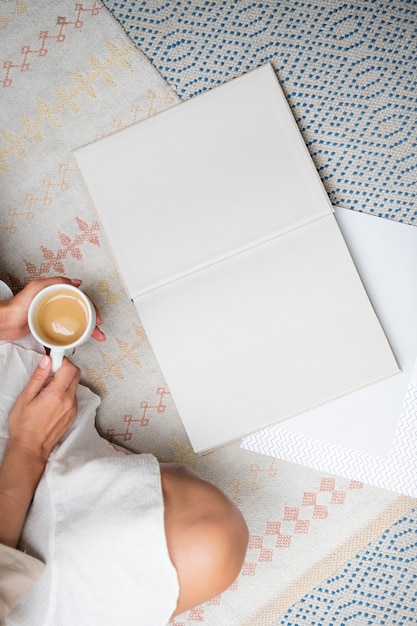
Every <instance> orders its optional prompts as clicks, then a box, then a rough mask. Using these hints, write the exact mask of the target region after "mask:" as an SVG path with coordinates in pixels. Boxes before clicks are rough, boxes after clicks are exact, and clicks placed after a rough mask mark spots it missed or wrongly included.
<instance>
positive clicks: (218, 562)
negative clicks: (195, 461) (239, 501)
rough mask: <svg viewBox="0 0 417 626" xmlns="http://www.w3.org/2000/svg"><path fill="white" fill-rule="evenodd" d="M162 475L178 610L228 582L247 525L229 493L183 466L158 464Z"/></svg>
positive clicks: (195, 603) (242, 548)
mask: <svg viewBox="0 0 417 626" xmlns="http://www.w3.org/2000/svg"><path fill="white" fill-rule="evenodd" d="M161 477H162V490H163V494H164V501H165V531H166V537H167V544H168V551H169V554H170V557H171V560H172V563H173V564H174V567H175V568H176V570H177V574H178V579H179V584H180V594H179V599H178V605H177V608H176V610H175V613H174V614H175V615H179V614H180V613H183V612H184V611H186V610H188V609H191V608H193V607H195V606H198V605H199V604H201V603H202V602H205V601H207V600H210V599H211V598H213V597H215V596H217V595H218V594H220V593H221V592H222V591H224V590H225V589H227V588H228V587H230V585H231V584H232V583H233V581H234V580H235V578H236V577H237V575H238V574H239V571H240V569H241V567H242V564H243V560H244V557H245V553H246V548H247V545H248V529H247V526H246V523H245V521H244V519H243V517H242V515H241V513H240V511H239V510H238V509H237V507H236V506H235V505H234V504H233V503H232V502H231V501H230V500H229V498H227V497H226V496H225V494H224V493H223V492H222V491H220V490H219V489H217V487H215V486H214V485H212V484H210V483H208V482H206V481H204V480H202V479H201V478H199V477H198V476H197V474H195V473H194V472H192V471H191V470H190V469H188V468H186V467H185V466H184V465H177V464H171V463H167V464H161Z"/></svg>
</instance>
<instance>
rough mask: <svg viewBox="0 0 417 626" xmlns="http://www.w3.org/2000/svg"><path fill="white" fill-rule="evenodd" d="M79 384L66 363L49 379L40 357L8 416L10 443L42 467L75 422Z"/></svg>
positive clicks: (76, 371)
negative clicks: (30, 456)
mask: <svg viewBox="0 0 417 626" xmlns="http://www.w3.org/2000/svg"><path fill="white" fill-rule="evenodd" d="M79 380H80V370H79V369H78V367H76V366H75V365H74V364H73V363H71V361H69V360H68V359H64V360H63V363H62V366H61V367H60V368H59V370H58V371H57V372H56V374H55V375H54V376H53V377H51V359H50V358H49V357H48V356H46V355H45V356H43V357H42V358H41V360H40V361H39V364H38V366H37V367H36V369H35V371H34V372H33V374H32V377H31V379H30V380H29V382H28V384H27V385H26V387H25V388H24V389H23V391H22V393H21V394H20V396H19V397H18V399H17V401H16V403H15V405H14V406H13V408H12V410H11V412H10V414H9V422H8V423H9V440H10V443H11V444H13V446H15V447H16V446H18V447H19V448H20V449H21V451H22V453H25V454H30V455H32V456H34V457H37V458H39V459H42V461H44V462H45V463H46V461H47V459H48V456H49V454H50V452H51V450H52V448H53V447H54V446H55V444H57V443H58V441H59V440H60V439H61V437H62V436H63V435H64V434H65V433H66V432H67V430H68V428H69V427H70V426H71V425H72V423H73V422H74V420H75V418H76V415H77V398H76V391H77V387H78V383H79Z"/></svg>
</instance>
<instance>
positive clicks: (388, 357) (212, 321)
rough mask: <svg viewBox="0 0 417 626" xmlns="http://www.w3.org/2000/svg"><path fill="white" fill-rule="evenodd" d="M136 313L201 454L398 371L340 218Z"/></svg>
mask: <svg viewBox="0 0 417 626" xmlns="http://www.w3.org/2000/svg"><path fill="white" fill-rule="evenodd" d="M135 304H136V306H137V310H138V313H139V315H140V318H141V320H142V323H143V325H144V327H145V330H146V333H147V335H148V337H149V340H150V342H151V345H152V347H153V350H154V352H155V354H156V357H157V359H158V361H159V364H160V366H161V368H162V371H163V372H164V375H165V377H166V380H167V382H168V385H169V388H170V391H171V392H172V395H173V398H174V401H175V403H176V405H177V408H178V410H179V413H180V415H181V419H182V421H183V423H184V426H185V429H186V431H187V433H188V436H189V438H190V441H191V443H192V446H193V448H194V450H195V451H196V452H202V451H204V450H207V449H210V448H213V447H217V446H220V445H222V444H225V443H227V442H228V441H231V440H234V439H237V438H240V437H241V436H243V435H245V434H248V433H250V432H252V431H255V430H259V429H260V428H262V427H264V426H265V425H266V424H272V423H275V422H279V421H281V420H283V419H285V418H288V417H290V416H293V415H296V414H298V413H301V412H302V411H305V410H307V409H308V408H311V407H313V406H317V405H319V404H322V403H324V402H326V401H328V400H331V399H332V398H335V397H338V396H340V395H343V394H346V393H348V392H350V391H353V390H354V389H357V388H359V387H363V386H364V385H367V384H369V383H372V382H374V381H376V380H379V379H382V378H384V377H386V376H388V375H391V374H394V373H396V372H398V367H397V364H396V361H395V359H394V357H393V354H392V352H391V350H390V347H389V345H388V342H387V340H386V338H385V335H384V332H383V330H382V328H381V326H380V324H379V322H378V320H377V318H376V316H375V314H374V311H373V309H372V307H371V306H370V303H369V300H368V297H367V295H366V293H365V291H364V289H363V286H362V283H361V281H360V278H359V276H358V274H357V273H356V271H355V269H354V266H353V263H352V260H351V257H350V255H349V252H348V250H347V248H346V246H345V243H344V241H343V238H342V236H341V234H340V231H339V228H338V226H337V224H336V220H335V218H334V216H333V215H329V216H327V217H324V218H322V219H320V220H317V221H315V222H312V223H311V224H308V225H306V226H305V227H304V228H300V229H298V230H296V231H292V232H289V233H287V234H285V235H283V236H281V237H279V238H277V239H274V240H272V241H269V242H268V243H265V244H263V245H260V246H256V247H254V248H252V249H250V250H248V251H246V252H244V253H242V254H241V255H237V256H234V257H232V258H230V259H228V260H226V261H224V262H223V263H219V264H216V265H213V266H211V267H209V268H207V269H206V270H202V271H201V272H198V273H195V274H192V275H190V276H189V277H187V278H184V279H183V280H181V281H178V282H175V283H172V284H170V285H167V286H166V287H164V288H162V289H157V290H155V291H152V292H149V293H148V294H144V295H143V296H142V297H140V298H137V299H135Z"/></svg>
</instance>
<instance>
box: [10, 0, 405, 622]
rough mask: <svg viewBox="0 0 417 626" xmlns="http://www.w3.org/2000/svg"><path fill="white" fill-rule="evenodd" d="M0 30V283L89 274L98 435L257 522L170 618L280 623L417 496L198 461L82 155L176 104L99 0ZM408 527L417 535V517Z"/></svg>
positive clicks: (89, 352) (87, 368) (222, 458)
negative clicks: (196, 601) (217, 494)
mask: <svg viewBox="0 0 417 626" xmlns="http://www.w3.org/2000/svg"><path fill="white" fill-rule="evenodd" d="M142 4H143V6H144V5H145V4H146V3H142ZM167 4H170V3H165V4H164V5H163V6H166V5H167ZM175 4H176V6H178V7H180V5H181V3H175ZM298 4H300V3H298ZM215 5H216V3H205V6H215ZM0 29H1V31H0V34H1V41H2V45H1V55H2V60H1V63H0V68H1V69H0V94H1V96H0V98H1V100H0V138H1V143H0V184H1V194H0V277H1V278H2V279H3V280H5V281H6V282H8V283H9V284H10V285H11V286H12V288H13V289H14V290H18V289H19V288H21V287H22V286H23V285H24V284H25V283H26V282H28V281H29V280H31V279H34V278H37V277H43V276H48V275H54V274H65V275H67V276H70V277H74V278H75V277H80V278H82V279H83V281H84V284H83V287H84V289H85V290H86V291H87V292H88V293H89V294H90V295H91V297H92V298H93V299H94V300H95V302H96V303H97V305H98V306H99V307H100V309H101V312H102V316H103V319H104V324H103V329H104V331H105V332H106V334H107V337H108V339H107V341H106V342H105V344H101V345H96V344H87V345H86V346H83V347H81V348H80V349H79V350H77V353H76V355H75V356H74V360H75V361H76V363H77V364H78V365H79V366H80V367H81V369H82V380H83V382H84V383H86V384H87V385H89V386H90V387H91V388H92V389H93V390H94V391H96V392H97V393H99V395H100V396H101V397H102V405H101V407H100V410H99V414H98V428H99V430H100V432H101V433H102V434H103V435H104V436H105V437H107V438H108V439H110V440H113V441H115V442H117V443H120V444H122V445H125V446H126V447H128V448H130V449H131V450H133V451H136V452H140V451H150V452H153V453H155V454H156V455H157V456H158V457H159V458H160V459H161V460H172V461H179V462H184V463H187V464H189V465H190V466H191V467H193V468H194V469H196V470H197V471H198V472H199V473H200V474H201V475H202V476H203V477H205V478H207V479H209V480H212V481H213V482H214V483H215V484H217V485H219V486H220V487H221V488H223V489H224V490H225V491H226V492H227V493H228V494H229V495H230V496H231V497H232V498H233V499H234V501H235V502H236V503H237V504H238V505H239V506H240V507H241V509H242V511H243V513H244V515H245V517H246V518H247V521H248V525H249V529H250V535H251V536H250V545H249V549H248V552H247V556H246V561H245V564H244V566H243V569H242V572H241V575H240V576H239V577H238V579H237V580H236V581H235V583H234V584H233V585H232V587H231V588H230V589H229V590H228V591H226V592H225V593H224V594H222V596H221V597H218V598H215V599H214V600H213V601H211V602H209V603H206V604H205V605H203V606H201V607H197V608H196V609H194V610H193V611H190V612H188V613H187V614H184V615H183V616H181V617H180V618H177V619H176V620H175V622H173V624H175V626H191V625H192V624H194V623H195V622H196V621H201V622H204V623H205V624H206V625H207V626H218V625H219V624H222V625H223V624H224V625H226V624H227V626H242V625H244V624H246V625H247V626H271V625H272V624H274V625H275V624H276V623H277V620H278V619H284V617H283V616H284V615H285V613H286V612H287V611H288V610H289V609H290V607H291V606H292V605H294V603H295V602H297V601H299V600H301V599H302V598H303V596H305V594H307V593H310V594H311V593H312V589H314V587H315V586H316V585H319V584H321V583H322V581H325V580H326V579H327V578H328V577H329V576H332V575H333V574H334V573H335V572H337V570H338V568H341V567H346V565H345V564H346V563H347V562H349V561H350V560H351V559H354V558H355V555H357V554H359V553H360V552H361V551H362V550H364V549H365V548H366V546H367V545H368V544H369V542H371V541H377V542H378V541H380V535H381V533H383V532H384V531H385V530H386V529H388V528H390V527H391V526H392V524H394V523H395V522H396V521H397V520H398V519H399V518H402V517H403V516H404V515H406V514H407V513H408V512H409V510H410V508H411V507H412V506H413V505H415V500H412V499H411V498H406V497H398V496H397V495H395V494H393V493H391V492H388V491H383V490H380V489H375V488H371V487H369V486H366V485H364V484H362V483H358V482H355V481H348V480H345V479H342V478H338V477H333V476H329V475H324V474H323V473H321V472H318V471H313V470H309V469H307V468H304V467H301V466H298V465H292V464H290V463H285V462H279V461H277V460H274V459H271V458H267V457H262V456H260V455H257V454H255V453H251V452H248V451H246V450H242V449H240V445H239V443H236V444H233V445H230V446H227V447H226V448H224V449H222V450H219V451H216V452H213V453H210V454H207V455H204V456H201V457H195V455H193V453H192V450H191V447H190V445H189V442H188V440H187V438H186V435H185V432H184V429H183V427H182V424H181V420H180V418H179V416H178V414H177V411H176V409H175V405H174V403H173V401H172V398H171V395H170V393H169V389H168V388H167V386H166V383H165V381H164V379H163V376H162V374H161V372H160V370H159V368H158V364H157V362H156V360H155V358H154V355H153V353H152V350H151V347H150V345H149V343H148V341H147V338H146V336H145V334H144V332H143V329H142V327H141V324H140V320H139V318H138V317H137V314H136V310H135V308H134V307H133V305H132V303H131V302H130V300H129V299H128V297H127V294H126V292H125V290H124V288H123V283H122V281H121V279H120V277H119V276H118V274H117V269H116V267H115V265H114V262H113V259H112V255H111V252H110V250H109V249H108V247H107V244H106V241H105V239H104V237H103V234H102V232H101V229H100V224H99V223H98V221H97V219H96V215H95V212H94V208H93V207H92V205H91V203H90V200H89V197H88V196H87V194H86V191H85V188H84V186H83V183H82V180H81V178H80V176H79V173H78V171H77V168H76V165H75V162H74V160H73V157H72V154H71V151H72V150H73V149H74V148H76V147H79V146H81V145H84V144H86V143H88V142H91V141H94V140H95V139H96V138H99V137H102V136H103V135H108V134H110V133H113V132H116V131H117V130H118V129H120V128H123V127H125V126H127V125H129V124H133V123H135V122H137V121H139V120H141V119H143V118H146V117H148V116H150V115H153V114H155V113H156V112H158V111H160V110H163V109H164V108H166V107H168V106H172V105H174V104H176V103H177V102H179V97H178V95H177V94H176V93H175V91H174V90H173V89H172V87H170V86H169V85H167V83H166V82H165V80H164V79H163V78H162V77H161V75H160V73H159V72H158V71H157V70H156V69H155V67H154V66H153V65H152V64H151V63H150V62H149V61H148V59H147V58H146V57H145V56H144V55H143V53H142V52H141V51H140V50H138V49H137V47H136V46H135V45H133V44H132V42H131V40H130V39H129V38H128V37H127V35H126V33H125V32H124V31H123V29H122V28H121V27H120V25H119V24H118V23H117V22H116V20H114V19H113V18H112V16H111V14H110V13H109V12H108V11H107V10H106V9H105V8H104V7H103V6H102V4H101V3H100V2H98V0H86V1H85V2H81V3H80V2H73V1H71V0H54V1H52V0H49V1H46V2H42V3H39V2H35V1H33V2H25V1H23V0H13V1H2V2H0ZM227 77H228V76H227ZM227 77H226V78H227ZM161 182H162V183H163V179H162V180H161ZM401 210H402V211H403V209H401ZM395 211H396V210H395ZM395 211H394V212H395ZM403 212H405V209H404V211H403ZM401 215H402V214H401ZM401 215H399V214H397V213H396V212H395V216H396V217H401ZM408 215H409V213H407V216H408ZM144 236H146V234H144ZM0 384H1V382H0ZM190 384H192V381H190ZM201 402H202V403H203V402H204V398H201ZM405 525H406V526H407V527H410V528H411V527H412V519H411V518H410V521H409V522H405ZM390 532H391V531H390ZM393 532H394V535H395V532H396V531H393ZM394 535H393V536H394ZM398 545H400V544H398ZM126 549H127V550H128V549H129V548H128V546H127V547H126ZM368 549H369V548H368ZM385 552H386V550H385V548H384V553H385ZM356 558H358V557H356ZM349 576H350V574H347V577H349ZM326 588H327V586H326ZM329 593H332V592H331V591H329ZM69 601H70V599H69ZM294 610H295V609H294ZM297 610H298V609H297ZM74 619H75V621H77V620H76V616H75V618H74ZM285 619H286V618H285ZM288 619H290V618H288ZM297 620H298V618H294V621H292V622H291V621H287V622H285V623H288V624H290V623H292V624H296V623H297ZM300 620H301V621H304V622H305V620H304V618H300ZM340 623H342V622H340ZM351 623H352V622H351ZM356 623H359V622H356ZM367 623H369V622H367ZM376 623H379V622H376ZM34 626H35V625H34ZM91 626H95V625H91ZM100 626H101V625H100Z"/></svg>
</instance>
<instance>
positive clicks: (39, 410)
mask: <svg viewBox="0 0 417 626" xmlns="http://www.w3.org/2000/svg"><path fill="white" fill-rule="evenodd" d="M51 367H52V363H51V359H50V358H49V357H48V356H43V357H42V358H41V360H40V361H39V364H38V366H37V367H36V369H35V371H34V372H33V374H32V376H31V378H30V380H29V382H28V384H27V385H26V387H25V388H24V389H23V391H22V393H21V394H20V396H19V397H18V399H17V401H16V403H15V405H14V407H13V408H12V410H11V412H10V414H9V440H8V442H7V446H6V450H5V452H4V457H3V461H2V464H1V466H0V543H3V544H5V545H8V546H11V547H13V548H15V547H16V546H17V544H18V541H19V537H20V535H21V532H22V528H23V525H24V523H25V519H26V515H27V512H28V509H29V506H30V503H31V501H32V498H33V496H34V494H35V491H36V487H37V486H38V483H39V481H40V479H41V477H42V474H43V472H44V471H45V465H46V462H47V460H48V456H49V454H50V452H51V450H52V448H53V447H54V445H55V444H56V443H58V441H59V440H60V439H61V438H62V437H63V435H64V434H65V433H66V432H67V430H68V429H69V428H70V426H71V425H72V424H73V422H74V420H75V418H76V415H77V398H76V391H77V386H78V381H79V379H80V371H79V369H78V367H76V366H75V365H73V364H72V363H71V362H70V361H68V359H64V361H63V364H62V367H61V368H60V369H59V370H58V372H57V373H56V374H55V376H54V377H53V378H51Z"/></svg>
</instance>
